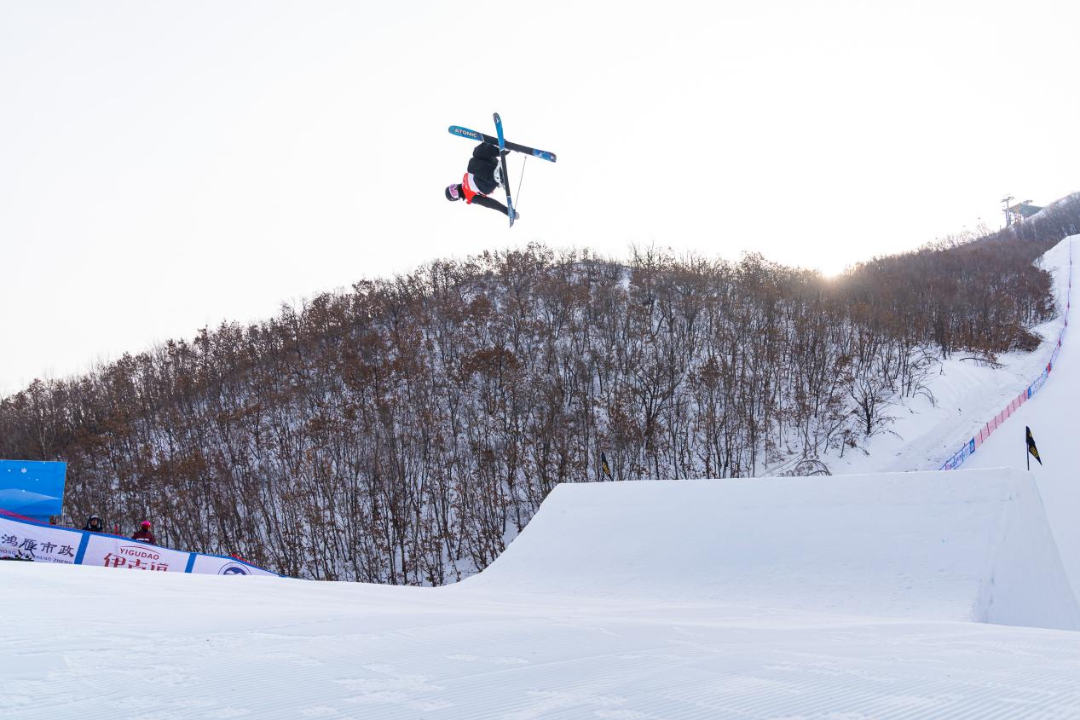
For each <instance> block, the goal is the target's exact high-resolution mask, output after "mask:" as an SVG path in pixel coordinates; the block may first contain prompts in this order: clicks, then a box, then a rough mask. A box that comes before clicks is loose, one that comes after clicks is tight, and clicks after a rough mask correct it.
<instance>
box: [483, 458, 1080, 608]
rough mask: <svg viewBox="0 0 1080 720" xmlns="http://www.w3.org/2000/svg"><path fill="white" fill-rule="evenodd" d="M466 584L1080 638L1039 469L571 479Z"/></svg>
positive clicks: (524, 591)
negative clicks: (1062, 632) (1068, 633)
mask: <svg viewBox="0 0 1080 720" xmlns="http://www.w3.org/2000/svg"><path fill="white" fill-rule="evenodd" d="M463 585H464V586H466V587H472V588H487V589H494V590H501V591H505V592H520V593H548V594H555V595H580V596H598V597H617V598H623V599H630V600H641V601H663V602H679V603H710V604H711V603H723V604H725V605H734V606H743V605H745V606H748V607H753V608H759V609H760V608H776V609H791V610H806V611H814V612H829V613H844V614H849V615H850V614H854V615H868V616H884V617H903V618H919V619H936V620H961V621H977V622H987V623H996V624H1001V625H1020V626H1034V627H1043V628H1055V629H1070V630H1072V629H1080V607H1078V605H1077V601H1076V598H1075V597H1074V595H1073V592H1072V590H1071V588H1070V586H1069V582H1068V579H1067V578H1066V575H1065V572H1064V569H1063V567H1062V562H1061V557H1060V555H1059V554H1058V550H1057V546H1056V545H1055V543H1054V540H1053V537H1052V535H1051V533H1050V529H1049V526H1048V524H1047V521H1046V515H1045V513H1044V510H1043V505H1042V500H1041V499H1040V497H1039V493H1038V490H1037V489H1036V486H1035V484H1034V481H1033V479H1032V478H1031V476H1030V475H1028V474H1026V473H1023V472H1021V471H1017V470H1009V469H994V470H966V471H960V472H956V473H941V472H921V473H896V474H882V475H861V476H860V475H852V476H840V477H828V478H761V479H748V480H685V481H662V482H655V481H648V482H620V483H583V484H564V485H559V486H558V487H556V488H555V490H554V491H552V493H551V494H550V495H549V496H548V498H547V499H546V500H545V501H544V503H543V505H542V506H541V508H540V511H539V512H538V513H537V514H536V516H534V517H533V519H532V521H531V522H530V523H529V525H528V526H527V527H526V528H525V530H524V531H523V532H522V533H521V534H520V535H519V536H518V537H517V539H515V540H514V541H513V542H512V543H511V544H510V546H509V547H508V548H507V549H506V551H505V552H504V553H503V554H502V555H501V556H500V557H499V558H498V559H497V560H496V561H495V562H494V563H493V564H492V565H491V566H490V567H488V568H487V569H486V570H484V571H483V572H482V573H480V574H479V575H476V576H474V577H472V578H470V579H468V580H466V581H465V582H464V583H463Z"/></svg>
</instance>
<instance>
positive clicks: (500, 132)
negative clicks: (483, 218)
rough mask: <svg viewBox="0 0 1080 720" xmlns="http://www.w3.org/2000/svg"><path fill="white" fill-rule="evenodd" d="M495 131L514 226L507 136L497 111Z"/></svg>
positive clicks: (509, 213)
mask: <svg viewBox="0 0 1080 720" xmlns="http://www.w3.org/2000/svg"><path fill="white" fill-rule="evenodd" d="M495 133H496V134H497V135H498V136H499V162H501V163H502V181H503V187H504V188H506V210H507V212H506V215H507V217H509V218H510V227H514V218H515V217H516V216H517V213H515V212H514V199H513V198H512V197H510V175H508V174H507V172H506V138H504V137H503V129H502V118H501V117H499V113H495Z"/></svg>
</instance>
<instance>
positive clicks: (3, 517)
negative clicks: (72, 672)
mask: <svg viewBox="0 0 1080 720" xmlns="http://www.w3.org/2000/svg"><path fill="white" fill-rule="evenodd" d="M5 558H7V559H19V560H33V561H35V562H52V563H65V564H68V565H96V566H98V567H108V568H118V569H125V570H144V571H148V572H174V573H201V574H210V575H271V576H276V575H277V573H272V572H269V571H267V570H263V569H262V568H258V567H255V566H254V565H251V564H249V563H246V562H244V561H242V560H237V559H235V558H228V557H220V556H218V555H203V554H201V553H193V552H185V551H183V550H171V549H169V548H163V547H158V546H157V545H150V544H147V543H141V542H138V541H136V540H131V539H129V538H125V537H120V536H119V535H106V534H104V533H92V532H86V531H83V530H75V529H72V528H62V527H56V526H54V525H45V524H42V523H38V522H34V521H32V520H30V519H28V518H23V517H18V516H15V515H13V514H11V513H6V512H4V511H0V559H5Z"/></svg>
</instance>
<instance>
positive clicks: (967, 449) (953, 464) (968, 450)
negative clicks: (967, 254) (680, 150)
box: [939, 240, 1073, 470]
mask: <svg viewBox="0 0 1080 720" xmlns="http://www.w3.org/2000/svg"><path fill="white" fill-rule="evenodd" d="M1072 278H1073V243H1072V241H1071V240H1070V241H1069V285H1068V290H1067V291H1066V296H1065V323H1064V325H1062V327H1061V332H1060V333H1058V339H1057V343H1056V344H1055V345H1054V351H1053V352H1052V353H1051V354H1050V359H1049V360H1048V361H1047V363H1046V367H1045V368H1043V371H1042V372H1041V373H1039V377H1037V378H1035V380H1034V381H1033V382H1032V383H1031V384H1030V385H1028V386H1027V388H1025V389H1024V390H1022V391H1021V392H1020V394H1019V395H1017V396H1016V397H1015V398H1013V400H1012V402H1010V403H1009V404H1008V405H1006V406H1005V408H1004V409H1002V411H1001V412H999V413H998V414H997V415H995V416H994V417H993V419H991V420H990V422H988V423H986V425H984V426H983V427H982V429H981V430H979V432H978V433H977V434H976V435H975V436H974V437H972V438H971V439H970V440H968V441H967V442H966V443H964V446H963V447H962V448H960V449H959V450H958V451H956V453H955V454H954V455H953V456H952V457H951V458H949V459H948V460H946V461H945V464H943V465H942V466H941V467H940V468H939V469H940V470H955V469H956V468H958V467H960V466H961V465H963V464H964V461H965V460H967V459H968V458H969V457H971V455H972V454H973V453H974V452H975V451H976V450H977V449H978V447H979V446H980V445H982V444H983V442H985V441H986V438H988V437H990V435H991V434H992V433H993V432H994V431H995V430H997V429H998V428H999V427H1001V424H1002V423H1004V422H1005V421H1006V420H1007V419H1008V418H1009V417H1010V416H1011V415H1012V414H1013V413H1014V412H1016V411H1017V409H1019V407H1020V406H1021V405H1023V404H1024V403H1026V402H1027V401H1028V400H1030V399H1031V398H1032V397H1033V396H1034V395H1035V393H1037V392H1039V390H1041V389H1042V386H1043V385H1045V384H1046V380H1047V378H1049V377H1050V372H1051V371H1052V370H1053V369H1054V364H1055V363H1056V362H1057V359H1058V355H1060V354H1061V347H1062V345H1063V343H1064V341H1065V332H1066V331H1067V330H1068V329H1069V311H1070V309H1071V308H1072Z"/></svg>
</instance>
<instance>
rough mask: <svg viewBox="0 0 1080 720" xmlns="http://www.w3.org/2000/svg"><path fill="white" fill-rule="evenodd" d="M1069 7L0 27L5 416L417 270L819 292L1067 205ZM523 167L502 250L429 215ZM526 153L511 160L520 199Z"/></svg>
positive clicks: (81, 14)
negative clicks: (642, 264) (490, 264)
mask: <svg viewBox="0 0 1080 720" xmlns="http://www.w3.org/2000/svg"><path fill="white" fill-rule="evenodd" d="M1078 27H1080V3H1077V2H1074V1H1071V0H1070V1H1066V0H1059V1H1058V2H1050V1H1047V0H1034V1H1025V2H1023V3H1021V2H1010V3H1004V2H994V1H990V2H987V1H985V0H971V1H968V0H955V1H949V0H937V1H934V2H888V3H886V2H867V1H862V2H859V1H856V0H836V1H833V2H812V1H807V0H777V1H772V2H724V1H721V2H682V1H681V0H669V1H668V2H603V3H599V2H597V3H593V2H586V1H585V0H576V1H575V2H562V1H560V0H546V1H545V2H512V1H507V2H501V3H489V2H482V1H476V0H473V1H470V2H464V3H463V2H454V3H450V2H441V3H434V2H422V1H417V0H413V1H410V2H407V3H406V2H401V3H396V2H389V3H387V2H378V3H376V2H367V1H360V0H357V1H354V2H316V1H312V0H303V1H301V0H295V1H293V2H281V1H271V0H257V1H256V0H249V1H247V2H238V1H229V2H219V1H217V0H215V1H213V2H209V1H205V0H200V1H193V0H183V1H182V2H181V1H180V0H170V1H167V2H148V1H145V0H131V1H127V2H106V1H94V2H89V1H88V2H61V1H50V2H43V1H42V0H6V1H4V2H0V103H2V104H0V265H2V267H3V273H2V275H0V277H2V280H0V348H2V350H0V393H10V392H14V391H15V390H17V389H20V388H22V387H25V385H26V384H28V383H29V382H30V381H31V380H32V379H33V378H34V377H63V376H66V375H68V374H71V373H75V372H81V371H83V370H85V369H87V368H88V367H89V366H90V364H91V363H92V362H94V361H96V360H108V359H115V358H116V357H118V356H119V355H120V354H122V353H123V352H125V351H129V352H132V353H136V352H139V351H141V350H144V349H147V348H148V347H150V346H151V345H152V344H153V343H155V342H160V341H163V340H165V339H167V338H170V337H175V338H179V337H186V338H190V337H192V336H193V335H194V334H195V331H196V330H197V329H198V328H199V327H202V326H204V325H207V324H209V325H211V326H213V325H217V324H218V323H220V322H221V321H222V320H226V319H228V320H237V321H240V322H250V321H256V320H260V319H265V318H268V317H270V316H272V315H273V314H275V313H276V312H277V308H278V307H279V305H280V304H281V303H282V302H296V301H299V300H300V299H302V298H305V297H310V296H312V295H314V294H316V293H318V292H321V291H326V290H334V289H337V288H347V287H348V286H350V285H351V284H352V283H353V282H356V281H357V280H360V279H362V278H370V277H377V276H388V275H391V274H393V273H395V272H403V271H408V270H411V269H413V268H415V267H416V266H418V265H420V264H422V263H424V262H426V261H429V260H432V259H434V258H438V257H465V256H467V255H468V254H471V253H477V252H481V251H483V250H489V249H502V248H507V247H519V246H523V245H525V244H526V243H528V242H531V241H541V242H543V243H546V244H548V245H550V246H553V247H556V248H570V247H589V248H592V249H595V250H598V251H600V252H601V253H604V254H608V255H612V256H616V257H627V256H628V254H629V248H630V246H631V245H632V244H637V245H648V244H655V245H657V246H659V247H663V248H667V247H670V248H671V249H672V250H673V251H675V252H676V253H683V252H687V251H694V252H697V253H699V254H702V255H705V256H710V257H716V256H722V257H726V258H732V259H734V258H738V257H739V255H740V254H741V253H742V252H743V251H745V250H758V251H760V252H762V253H764V254H765V255H766V256H767V257H769V258H771V259H773V260H777V261H780V262H784V263H788V264H792V265H801V266H806V267H816V268H819V269H821V270H823V271H825V272H836V271H838V270H840V269H842V268H843V267H844V266H845V265H848V264H850V263H853V262H856V261H858V260H861V259H865V258H868V257H870V256H872V255H874V254H881V253H889V252H894V251H898V250H905V249H909V248H913V247H915V246H917V245H920V244H922V243H924V242H927V241H929V240H933V239H934V238H936V237H943V236H945V235H947V234H950V233H959V232H961V231H962V230H964V229H965V228H973V227H974V226H975V225H976V224H977V223H978V222H979V220H980V219H981V220H982V221H983V222H986V223H987V224H988V225H990V226H992V227H997V226H998V225H1000V224H1001V221H1002V215H1001V212H1000V202H999V201H1000V199H1001V198H1002V196H1003V195H1005V194H1013V195H1016V196H1017V197H1018V199H1021V200H1025V199H1032V200H1034V201H1035V202H1036V203H1037V204H1041V203H1046V202H1049V201H1051V200H1054V199H1056V198H1059V197H1062V196H1064V195H1067V194H1069V193H1071V192H1075V191H1078V190H1080V174H1078V172H1077V169H1078V168H1080V133H1078V131H1077V128H1078V127H1080V94H1078V93H1077V91H1076V84H1077V74H1078V69H1080V49H1078V48H1080V39H1078V38H1077V36H1076V32H1075V31H1076V28H1078ZM494 111H498V112H499V113H501V115H502V117H503V122H504V124H505V127H506V134H507V137H508V138H509V139H511V140H514V141H516V142H520V143H524V144H532V145H535V146H537V147H540V148H543V149H546V150H551V151H554V152H556V153H558V156H559V161H558V163H557V164H554V165H552V164H549V163H544V162H543V161H540V160H529V161H528V162H527V164H526V165H525V168H526V169H525V178H524V184H523V185H522V187H521V193H520V197H519V198H518V199H519V200H520V202H519V208H520V210H521V214H522V219H521V220H520V221H519V223H518V224H516V225H515V227H514V228H513V229H512V230H509V229H508V228H507V223H506V220H505V218H504V217H503V216H501V215H499V214H498V213H495V212H492V211H490V210H487V209H484V208H481V207H466V206H464V205H463V204H457V203H455V204H450V203H448V202H446V200H445V199H444V197H443V188H444V187H445V186H446V185H447V184H449V183H451V182H456V181H459V180H460V177H461V173H462V172H463V171H464V166H465V162H466V160H467V158H468V156H469V153H470V151H471V149H472V143H471V142H469V141H467V140H464V139H461V138H457V137H454V136H452V135H450V134H449V133H447V131H446V128H447V126H449V125H452V124H457V125H464V126H466V127H471V128H474V129H476V130H480V131H481V132H486V133H488V134H493V127H492V124H491V113H492V112H494ZM521 167H522V156H520V155H516V156H511V166H510V175H511V177H512V178H513V179H514V186H515V187H516V185H517V178H518V175H519V173H520V171H521Z"/></svg>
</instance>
